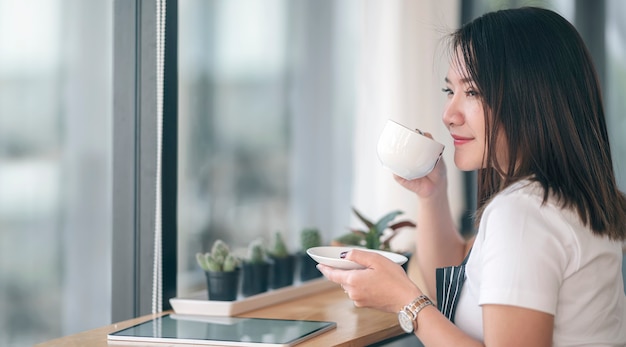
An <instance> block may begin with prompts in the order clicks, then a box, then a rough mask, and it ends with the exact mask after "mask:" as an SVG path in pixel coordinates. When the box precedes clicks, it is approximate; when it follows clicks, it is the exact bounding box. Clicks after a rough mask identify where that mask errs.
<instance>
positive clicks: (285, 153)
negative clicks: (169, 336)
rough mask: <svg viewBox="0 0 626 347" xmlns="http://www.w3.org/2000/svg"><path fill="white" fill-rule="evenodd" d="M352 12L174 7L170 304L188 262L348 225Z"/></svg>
mask: <svg viewBox="0 0 626 347" xmlns="http://www.w3.org/2000/svg"><path fill="white" fill-rule="evenodd" d="M358 8H359V4H358V2H355V1H348V2H334V1H298V2H294V1H285V0H270V1H263V2H258V1H254V0H252V1H228V0H225V1H191V0H189V1H184V2H179V18H180V19H179V51H178V52H179V135H178V138H179V141H178V145H179V155H178V158H179V173H178V177H179V178H178V184H179V186H178V190H179V192H178V194H179V206H178V235H179V236H178V243H179V247H178V249H179V256H178V259H179V261H178V292H179V295H182V294H184V293H185V292H188V291H189V290H191V289H193V288H194V287H196V288H197V287H202V286H203V285H205V284H203V283H204V282H203V281H204V280H203V278H204V275H203V274H202V273H201V271H200V270H199V268H198V266H197V264H196V261H195V253H196V252H206V251H209V249H210V246H211V244H212V243H213V242H214V241H215V240H216V239H223V240H224V241H226V242H227V243H229V244H230V245H231V247H233V248H234V249H236V251H237V252H239V254H240V255H241V256H245V248H246V247H247V245H248V243H249V242H250V241H251V240H253V239H257V238H260V239H262V240H263V241H264V242H265V244H266V245H268V242H269V241H270V240H271V237H272V236H273V234H274V233H275V232H281V233H282V234H283V236H284V237H285V239H286V241H287V243H288V246H289V248H290V250H291V251H297V250H298V244H299V231H300V230H301V229H302V228H304V227H309V226H311V227H317V228H319V229H320V231H322V233H323V234H324V237H325V238H326V239H327V241H329V240H328V238H329V237H331V235H332V233H335V232H337V231H338V230H339V231H343V230H345V227H346V226H347V225H348V223H349V217H350V210H349V208H350V198H351V186H350V183H349V182H350V177H351V173H352V171H351V170H352V164H351V162H352V157H351V151H352V130H351V129H352V128H351V124H352V117H353V113H354V106H353V100H352V98H353V95H354V86H353V85H352V79H353V78H354V66H353V54H354V53H353V52H354V51H355V48H356V41H355V40H356V38H355V37H354V36H353V35H352V33H353V32H354V30H355V29H354V26H355V22H354V21H353V18H354V15H355V14H356V13H358V11H357V10H358Z"/></svg>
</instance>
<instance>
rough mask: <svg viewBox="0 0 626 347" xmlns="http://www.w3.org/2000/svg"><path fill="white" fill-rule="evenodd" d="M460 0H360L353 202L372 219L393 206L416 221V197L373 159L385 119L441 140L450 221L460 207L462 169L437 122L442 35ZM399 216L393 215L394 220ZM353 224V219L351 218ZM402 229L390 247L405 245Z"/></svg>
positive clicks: (407, 233)
mask: <svg viewBox="0 0 626 347" xmlns="http://www.w3.org/2000/svg"><path fill="white" fill-rule="evenodd" d="M459 17H460V2H459V1H458V0H445V1H436V2H435V1H411V0H403V1H384V0H379V1H376V0H372V1H367V2H366V3H365V5H364V11H363V13H362V18H361V20H362V22H361V30H362V35H361V37H362V42H361V43H360V47H359V61H360V62H361V64H362V65H361V66H360V67H359V68H358V74H357V80H356V83H358V89H357V93H358V95H357V104H358V106H357V117H356V120H355V123H356V124H355V129H356V131H355V145H354V147H355V149H356V150H355V161H354V167H355V169H354V176H355V181H354V182H353V184H354V186H353V192H354V193H353V205H354V206H355V207H356V208H357V209H359V210H360V211H361V212H363V214H364V215H366V216H368V217H371V218H372V219H374V220H376V219H378V218H379V217H381V216H383V215H384V214H386V213H387V212H389V211H391V210H395V209H399V210H402V211H404V212H405V215H403V216H401V217H405V218H410V219H413V220H414V219H415V217H416V211H417V199H416V198H415V196H414V194H412V193H410V192H409V191H407V190H405V189H404V188H402V187H401V186H400V185H399V184H397V183H396V182H395V181H394V179H393V177H392V174H391V173H390V172H389V171H387V170H386V169H384V168H382V167H381V165H380V163H379V162H378V158H377V156H376V141H377V139H378V135H379V133H380V131H381V130H382V128H383V126H384V124H385V120H386V119H387V118H391V119H394V120H396V121H398V122H400V123H403V124H405V125H407V126H408V127H410V128H419V129H421V130H424V131H428V132H430V133H432V134H433V136H434V138H435V139H436V140H437V141H439V142H442V143H443V144H445V145H446V149H445V150H444V160H445V161H446V163H447V166H448V177H449V194H450V196H451V199H450V201H451V203H452V211H453V214H454V216H455V220H458V218H459V216H460V214H461V212H462V208H463V206H462V203H463V192H462V185H461V174H460V172H459V171H458V170H457V169H456V168H455V166H454V162H453V160H452V154H453V146H452V141H451V138H450V137H449V135H448V132H447V130H446V128H445V127H444V125H443V123H442V122H441V114H442V111H443V104H444V101H445V98H444V94H443V93H442V92H441V88H442V87H443V85H444V84H443V79H444V76H445V73H446V71H447V58H446V55H445V54H444V52H445V51H444V48H445V46H443V42H442V41H441V39H442V38H443V37H444V36H445V34H446V33H448V32H450V31H451V30H453V29H455V28H456V27H457V26H458V24H457V23H459ZM399 218H400V217H399ZM355 223H358V222H355ZM412 239H413V229H405V230H404V231H403V233H402V234H401V236H399V237H397V238H396V239H395V241H394V243H393V246H397V247H399V248H405V246H404V245H406V244H412Z"/></svg>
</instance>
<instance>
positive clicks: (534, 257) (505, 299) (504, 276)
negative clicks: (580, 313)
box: [479, 192, 567, 314]
mask: <svg viewBox="0 0 626 347" xmlns="http://www.w3.org/2000/svg"><path fill="white" fill-rule="evenodd" d="M557 209H558V208H557V207H555V206H552V205H549V204H548V205H542V204H541V198H540V197H538V196H534V195H529V194H525V193H523V192H513V193H510V194H505V195H503V196H501V197H497V198H496V199H494V200H493V201H492V202H491V203H490V205H489V206H488V207H487V209H486V210H485V213H484V214H483V217H482V220H481V229H483V230H482V231H483V233H484V241H483V246H482V257H481V263H480V264H479V266H480V267H481V268H482V271H481V272H482V283H481V286H480V289H479V304H480V305H484V304H502V305H513V306H519V307H524V308H529V309H534V310H538V311H542V312H546V313H549V314H555V311H556V307H557V302H558V294H559V288H560V286H561V284H562V282H563V278H564V275H563V274H564V273H565V268H566V266H567V252H565V246H564V245H565V244H566V243H567V241H566V240H564V238H566V237H567V236H566V235H567V232H566V231H564V230H562V228H567V225H564V224H563V223H560V222H559V220H560V219H559V218H558V211H557Z"/></svg>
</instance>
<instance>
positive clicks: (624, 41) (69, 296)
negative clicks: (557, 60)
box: [0, 0, 626, 346]
mask: <svg viewBox="0 0 626 347" xmlns="http://www.w3.org/2000/svg"><path fill="white" fill-rule="evenodd" d="M116 1H123V0H116ZM148 1H150V0H138V1H136V3H137V4H141V3H144V2H148ZM170 4H172V5H174V6H177V11H178V50H177V59H178V66H177V69H178V81H177V83H178V118H177V119H178V143H177V154H178V164H177V168H176V170H177V173H178V179H177V181H176V182H165V184H171V185H176V187H177V190H178V195H177V205H178V208H177V220H178V223H177V227H176V238H177V255H176V257H177V262H176V263H177V265H176V279H177V281H176V291H177V295H180V296H182V295H185V294H187V293H191V292H193V291H196V290H198V289H201V288H202V286H203V285H204V277H203V276H204V275H203V273H202V272H201V271H200V269H199V268H198V267H197V265H196V263H195V259H194V256H195V253H196V252H205V251H208V250H209V249H208V248H209V247H210V245H211V244H212V243H213V241H214V240H216V239H218V238H221V239H224V240H225V241H227V242H228V243H229V244H231V245H232V246H233V248H235V249H236V250H237V251H238V252H244V249H245V247H246V246H247V245H248V243H249V242H250V240H251V239H256V238H261V239H262V240H264V241H265V242H269V241H270V239H271V236H272V235H273V234H274V233H275V232H277V231H280V232H282V233H283V235H284V236H285V239H286V241H287V243H288V246H289V248H290V250H291V251H292V252H296V251H298V250H299V235H300V231H301V230H302V229H303V228H305V227H315V228H318V229H319V230H320V231H321V233H322V237H323V241H324V242H325V243H328V242H330V240H331V239H332V238H334V237H337V236H338V235H341V234H343V233H345V232H346V231H347V228H348V227H349V226H354V225H356V223H358V222H357V221H356V220H355V218H354V216H353V215H352V212H351V207H352V206H354V207H356V208H358V209H359V210H360V211H362V212H363V214H365V215H367V216H369V217H371V218H372V219H377V218H379V217H381V216H382V215H384V214H386V213H387V212H389V211H391V210H393V209H400V210H402V211H404V212H405V215H406V218H414V217H415V215H414V214H415V211H416V206H415V203H416V202H415V201H414V197H412V196H411V194H409V193H407V192H405V191H404V190H403V189H402V188H400V187H399V186H398V185H397V184H396V183H395V182H394V181H393V179H392V177H391V174H390V173H389V172H388V171H385V170H384V169H382V168H381V167H380V165H379V163H378V160H377V158H376V154H375V143H376V139H377V136H378V133H379V132H380V130H381V129H382V126H383V124H384V121H385V120H386V119H387V118H392V119H395V120H398V121H400V122H403V123H405V124H406V125H408V126H412V127H416V128H417V127H419V128H420V129H422V130H427V131H429V132H431V133H433V135H434V136H435V138H436V139H437V140H439V141H440V142H442V143H444V144H446V145H447V147H448V149H447V150H446V152H445V158H446V160H447V162H448V170H449V172H450V182H451V184H450V196H451V201H452V203H453V212H454V214H455V218H457V219H458V220H459V225H461V224H462V219H463V216H464V215H465V214H467V210H468V209H471V191H472V189H471V187H468V184H467V183H466V182H471V180H467V178H466V175H465V174H462V173H460V172H458V170H456V169H455V168H454V165H453V164H452V160H451V159H450V155H451V154H452V151H451V150H449V149H452V145H451V142H450V141H449V139H448V137H447V136H446V133H447V132H446V130H445V128H444V127H443V125H442V123H441V120H440V116H441V111H442V106H443V100H444V96H443V93H441V92H440V89H441V87H442V84H443V76H444V74H445V71H446V69H447V60H446V56H445V54H444V53H443V51H442V50H441V48H443V45H442V42H441V37H443V36H444V35H445V34H446V33H447V32H450V31H451V30H453V29H454V28H456V27H458V26H459V25H460V24H461V23H463V22H465V21H467V20H469V19H471V18H474V17H475V16H478V15H480V14H482V13H484V12H486V11H490V10H495V9H501V8H506V7H517V6H521V5H537V6H543V7H548V8H552V9H554V10H556V11H558V12H559V13H561V14H562V15H564V16H565V17H566V18H568V19H569V20H570V21H572V22H573V23H574V24H575V25H576V26H577V27H578V28H579V29H580V30H581V32H583V36H584V37H585V39H586V40H587V42H588V44H589V45H590V48H591V49H592V52H593V55H594V59H596V64H597V66H598V68H599V71H600V72H601V76H602V82H603V85H604V91H605V102H606V107H607V116H608V120H609V125H610V127H609V130H610V132H611V133H610V136H611V140H612V150H613V157H614V162H615V166H616V167H615V169H616V172H617V174H618V179H619V183H620V187H621V189H622V190H625V189H626V166H625V164H624V158H626V138H624V136H621V134H620V132H623V130H624V129H626V116H625V115H624V112H623V110H624V109H626V98H624V97H623V96H624V95H626V24H625V23H626V21H625V19H626V3H624V2H622V1H619V0H603V1H594V2H590V1H581V0H578V1H576V0H558V1H556V0H555V1H519V0H518V1H515V0H510V1H506V0H500V1H487V0H473V1H459V0H445V1H437V2H435V1H411V0H404V1H384V0H367V1H362V0H343V1H331V0H263V1H258V0H184V1H178V2H176V1H172V2H168V5H170ZM113 5H114V1H111V0H89V1H83V0H0V346H25V345H32V344H34V343H37V342H42V341H45V340H49V339H53V338H56V337H60V336H63V335H68V334H72V333H76V332H79V331H83V330H87V329H92V328H96V327H99V326H102V325H106V324H110V323H111V321H112V319H115V316H114V315H113V314H112V310H113V309H112V307H113V306H114V300H113V299H112V289H111V288H112V283H113V282H114V281H115V278H116V273H113V271H112V266H111V263H112V259H113V258H114V257H115V256H117V252H118V251H119V250H118V249H117V248H115V247H114V243H113V242H112V235H113V233H114V229H115V221H114V220H113V212H112V211H113V207H112V205H113V200H114V199H113V179H114V177H113V173H114V170H113V159H114V158H113V153H114V152H113V145H114V144H113V139H114V134H113V119H114V117H115V115H114V114H113V113H114V112H113V94H114V90H113V70H114V66H113V57H114V54H115V52H114V49H113V47H114V36H113V32H114V27H115V25H116V23H118V22H116V19H115V18H114V11H113ZM590 23H591V24H590ZM115 39H117V38H115ZM468 192H470V199H468ZM116 232H120V231H119V230H117V231H116ZM121 232H124V231H121ZM411 242H412V236H411V230H408V232H405V233H404V234H403V235H401V236H400V237H399V238H398V239H397V240H396V244H395V246H396V247H398V248H410V247H412V246H411Z"/></svg>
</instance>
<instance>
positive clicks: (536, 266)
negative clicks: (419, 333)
mask: <svg viewBox="0 0 626 347" xmlns="http://www.w3.org/2000/svg"><path fill="white" fill-rule="evenodd" d="M542 197H543V191H542V189H541V186H540V185H539V184H538V183H532V184H529V181H523V182H519V183H517V184H515V185H513V186H511V187H509V188H508V189H506V190H505V191H503V192H502V193H500V194H499V195H498V196H497V197H495V198H494V199H493V200H492V202H491V203H490V204H489V206H487V208H486V209H485V211H484V213H483V216H482V219H481V221H480V228H479V230H478V233H477V234H476V240H475V242H474V246H473V248H472V252H471V254H470V257H469V258H468V262H467V265H466V280H465V284H464V286H463V289H462V291H461V296H460V299H459V303H458V306H457V309H456V315H455V324H456V325H457V326H458V327H459V328H460V329H461V330H463V331H465V332H466V333H468V334H470V335H471V336H473V337H474V338H477V339H480V340H481V341H482V340H483V321H482V309H481V307H480V305H484V304H502V305H512V306H519V307H524V308H529V309H534V310H538V311H542V312H547V313H549V314H552V315H554V317H555V318H554V334H553V346H555V347H561V346H622V347H623V346H626V296H625V295H624V284H623V281H622V272H621V264H622V246H621V243H620V242H615V241H610V240H609V239H608V238H606V237H604V238H601V237H598V236H595V235H593V234H592V232H591V231H590V229H589V228H587V227H585V226H584V225H583V224H582V223H581V222H580V219H579V218H578V214H577V213H575V212H574V211H569V210H563V209H562V208H560V207H559V205H558V204H556V203H555V201H554V200H552V199H551V200H548V202H547V203H546V204H545V205H541V202H542ZM625 227H626V226H625Z"/></svg>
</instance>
